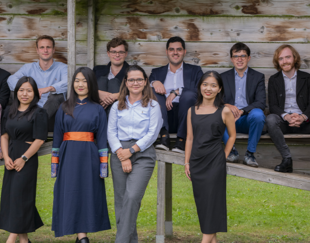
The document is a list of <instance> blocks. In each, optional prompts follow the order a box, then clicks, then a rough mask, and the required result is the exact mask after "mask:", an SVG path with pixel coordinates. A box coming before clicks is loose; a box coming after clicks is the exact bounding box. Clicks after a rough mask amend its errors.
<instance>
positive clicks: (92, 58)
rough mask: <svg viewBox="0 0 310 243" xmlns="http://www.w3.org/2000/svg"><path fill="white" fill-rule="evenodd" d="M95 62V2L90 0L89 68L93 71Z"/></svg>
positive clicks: (88, 21)
mask: <svg viewBox="0 0 310 243" xmlns="http://www.w3.org/2000/svg"><path fill="white" fill-rule="evenodd" d="M94 61H95V0H88V20H87V67H89V68H91V69H93V68H94Z"/></svg>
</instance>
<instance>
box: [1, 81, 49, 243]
mask: <svg viewBox="0 0 310 243" xmlns="http://www.w3.org/2000/svg"><path fill="white" fill-rule="evenodd" d="M14 97H15V98H14V100H13V103H12V105H11V107H8V108H7V109H6V111H5V113H4V115H3V118H2V124H1V125H2V136H1V144H2V151H3V157H4V161H5V172H4V177H3V186H2V194H1V207H0V229H4V230H6V231H8V232H10V235H9V238H8V240H7V243H13V242H15V240H16V238H17V236H19V242H20V243H27V242H30V241H29V239H28V236H27V233H29V232H34V231H35V230H36V229H37V228H39V227H41V226H42V225H43V222H42V220H41V218H40V215H39V213H38V211H37V208H36V206H35V198H36V185H37V170H38V155H37V152H38V150H39V148H40V147H41V145H42V144H43V143H44V141H45V140H46V138H47V131H48V117H47V113H46V111H45V110H43V109H42V108H39V107H38V106H37V102H38V101H39V99H40V96H39V91H38V88H37V85H36V82H35V81H34V80H33V79H32V78H30V77H22V78H21V79H20V80H19V81H18V82H17V84H16V87H15V90H14Z"/></svg>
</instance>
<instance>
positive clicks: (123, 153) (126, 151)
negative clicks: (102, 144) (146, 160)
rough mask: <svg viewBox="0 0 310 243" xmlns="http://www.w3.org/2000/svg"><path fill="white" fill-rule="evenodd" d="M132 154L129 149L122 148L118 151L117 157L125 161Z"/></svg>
mask: <svg viewBox="0 0 310 243" xmlns="http://www.w3.org/2000/svg"><path fill="white" fill-rule="evenodd" d="M131 156H132V154H131V153H130V151H129V149H120V150H118V151H117V157H118V159H119V160H120V161H125V160H127V159H129V158H130V157H131Z"/></svg>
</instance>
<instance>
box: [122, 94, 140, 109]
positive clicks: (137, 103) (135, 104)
mask: <svg viewBox="0 0 310 243" xmlns="http://www.w3.org/2000/svg"><path fill="white" fill-rule="evenodd" d="M126 102H127V104H128V106H129V107H131V106H137V105H139V104H141V100H138V101H136V102H135V103H133V104H131V103H130V102H129V99H128V95H126Z"/></svg>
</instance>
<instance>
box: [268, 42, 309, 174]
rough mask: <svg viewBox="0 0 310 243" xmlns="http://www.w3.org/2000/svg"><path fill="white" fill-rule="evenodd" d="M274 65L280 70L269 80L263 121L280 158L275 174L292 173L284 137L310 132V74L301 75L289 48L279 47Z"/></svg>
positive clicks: (298, 60) (298, 57)
mask: <svg viewBox="0 0 310 243" xmlns="http://www.w3.org/2000/svg"><path fill="white" fill-rule="evenodd" d="M273 64H274V66H275V68H276V69H277V70H278V71H279V72H278V73H276V74H274V75H273V76H271V77H270V79H269V83H268V100H269V110H270V113H271V114H270V115H269V116H268V117H267V119H266V124H267V128H268V133H269V135H270V137H271V139H272V141H273V142H274V144H275V146H276V148H277V149H278V151H279V152H280V154H281V156H282V163H281V164H279V165H277V166H276V167H275V169H274V170H275V171H278V172H293V161H292V156H291V153H290V150H289V148H288V146H287V144H286V143H285V139H284V136H283V134H286V133H303V134H309V133H310V123H309V120H308V118H309V116H310V74H309V73H306V72H302V71H300V70H299V68H300V64H301V61H300V56H299V54H298V52H297V51H296V50H295V49H294V47H292V46H290V45H282V46H280V47H279V48H278V49H277V50H276V51H275V53H274V56H273Z"/></svg>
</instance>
